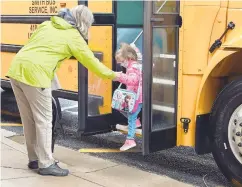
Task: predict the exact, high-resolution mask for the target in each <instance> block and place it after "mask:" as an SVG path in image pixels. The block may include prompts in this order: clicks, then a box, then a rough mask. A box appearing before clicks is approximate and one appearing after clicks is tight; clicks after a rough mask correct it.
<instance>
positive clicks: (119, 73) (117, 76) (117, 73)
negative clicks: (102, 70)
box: [113, 71, 123, 81]
mask: <svg viewBox="0 0 242 187" xmlns="http://www.w3.org/2000/svg"><path fill="white" fill-rule="evenodd" d="M122 73H123V72H122V71H120V72H114V74H115V78H114V79H113V81H117V80H118V79H119V78H120V76H121V74H122Z"/></svg>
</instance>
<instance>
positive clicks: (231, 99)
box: [210, 78, 242, 185]
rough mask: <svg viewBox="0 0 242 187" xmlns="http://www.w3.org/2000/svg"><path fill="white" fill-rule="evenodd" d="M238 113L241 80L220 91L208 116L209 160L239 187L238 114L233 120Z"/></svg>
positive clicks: (241, 119)
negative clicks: (210, 149)
mask: <svg viewBox="0 0 242 187" xmlns="http://www.w3.org/2000/svg"><path fill="white" fill-rule="evenodd" d="M238 111H241V112H242V78H240V79H238V80H236V81H233V82H231V83H229V84H228V85H227V86H226V87H225V88H224V89H223V90H222V92H221V93H220V94H219V96H218V97H217V99H216V101H215V103H214V106H213V109H212V112H211V116H210V127H211V129H210V130H211V131H210V133H211V134H210V138H211V143H212V154H213V157H214V159H215V161H216V163H217V165H218V167H219V168H220V170H221V171H222V173H223V174H224V176H225V177H226V178H227V179H228V180H229V181H230V182H232V183H234V184H235V183H236V184H237V185H238V184H239V185H242V147H240V146H241V145H240V143H241V144H242V126H241V125H242V113H241V117H237V116H236V114H237V113H238ZM238 132H239V133H238ZM236 133H237V134H236Z"/></svg>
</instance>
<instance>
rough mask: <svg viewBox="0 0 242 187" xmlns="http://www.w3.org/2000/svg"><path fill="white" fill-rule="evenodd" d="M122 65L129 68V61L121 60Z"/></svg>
mask: <svg viewBox="0 0 242 187" xmlns="http://www.w3.org/2000/svg"><path fill="white" fill-rule="evenodd" d="M120 65H121V66H123V67H124V68H127V67H128V62H127V61H124V62H121V63H120Z"/></svg>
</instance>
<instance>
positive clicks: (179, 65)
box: [1, 0, 242, 185]
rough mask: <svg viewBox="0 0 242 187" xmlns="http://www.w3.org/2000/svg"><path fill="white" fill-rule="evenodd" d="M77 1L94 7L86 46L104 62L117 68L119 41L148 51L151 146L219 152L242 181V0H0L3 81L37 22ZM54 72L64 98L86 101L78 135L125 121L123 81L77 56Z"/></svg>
mask: <svg viewBox="0 0 242 187" xmlns="http://www.w3.org/2000/svg"><path fill="white" fill-rule="evenodd" d="M77 4H86V5H87V6H88V7H89V8H90V9H91V10H92V11H93V12H94V17H95V23H94V25H93V26H92V28H91V29H90V33H91V39H90V40H89V41H88V44H89V46H90V47H91V49H92V50H93V52H94V54H95V56H96V57H97V58H99V59H100V61H101V62H102V63H104V64H105V65H106V66H108V67H109V68H111V69H113V70H117V68H116V64H115V61H114V52H115V50H116V48H117V46H118V45H119V43H120V42H121V41H122V42H128V43H131V42H133V41H135V43H136V45H137V46H138V47H139V49H140V50H141V51H142V52H143V59H142V63H143V94H144V95H143V98H144V101H143V111H142V124H143V125H142V133H140V134H141V135H142V139H143V147H142V148H143V154H144V155H146V154H149V153H152V152H155V151H159V150H162V149H167V148H170V147H173V146H192V147H194V148H195V151H196V153H197V154H205V153H210V152H212V153H213V156H214V159H215V161H216V163H217V164H218V166H219V168H220V169H221V171H222V172H223V174H224V175H225V176H226V177H227V178H228V180H229V181H232V182H233V184H235V185H241V184H242V78H241V75H242V50H241V47H242V34H241V33H242V19H241V17H242V1H233V0H221V1H220V0H217V1H164V0H160V1H145V2H142V1H77V0H76V1H60V0H58V1H57V0H55V1H54V0H53V1H51V0H49V1H48V0H47V1H37V0H36V1H2V2H1V5H2V15H1V20H2V23H1V27H2V41H1V61H2V66H1V67H2V72H1V73H2V74H1V82H2V85H1V86H2V88H3V89H9V88H10V85H9V81H8V80H7V79H6V78H5V75H6V72H7V69H8V67H9V64H10V62H11V59H12V58H13V56H14V54H15V53H16V52H17V51H18V50H19V49H20V48H21V47H22V45H24V44H25V43H26V42H27V40H28V38H29V37H30V36H31V33H32V32H33V31H34V30H35V29H36V28H37V26H38V24H40V23H42V22H43V21H46V20H49V17H50V15H56V14H57V12H58V11H57V10H59V9H60V8H61V7H68V8H71V7H73V6H75V5H77ZM19 7H21V8H19ZM50 7H52V8H50ZM139 36H140V37H139ZM55 80H56V81H57V82H56V85H57V86H56V87H57V88H56V90H54V91H53V96H54V97H55V99H56V101H58V98H67V99H72V100H78V101H79V102H78V103H79V104H78V105H79V113H78V117H79V120H78V129H77V132H78V135H81V136H83V135H92V134H96V133H105V132H109V131H111V130H119V129H122V130H124V129H125V128H122V125H118V126H116V125H117V124H125V123H127V122H126V119H125V118H123V117H122V116H121V115H120V114H119V113H118V112H116V111H114V110H112V109H111V98H112V93H113V91H114V89H115V88H116V87H117V85H116V84H115V83H112V82H111V81H108V80H101V79H99V78H98V77H96V76H95V75H93V74H92V73H90V72H88V71H86V69H85V68H84V67H82V66H81V65H80V64H78V63H77V62H76V60H75V59H70V60H67V61H65V62H64V63H63V64H62V66H61V68H60V70H59V71H58V72H57V77H56V79H55ZM57 104H58V102H57Z"/></svg>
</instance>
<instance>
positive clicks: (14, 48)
mask: <svg viewBox="0 0 242 187" xmlns="http://www.w3.org/2000/svg"><path fill="white" fill-rule="evenodd" d="M22 47H23V45H13V44H1V52H8V53H17V52H18V51H19V50H20V49H21V48H22ZM93 53H94V56H95V57H96V58H97V59H99V61H100V62H102V61H103V53H102V52H97V51H93ZM71 59H75V57H71Z"/></svg>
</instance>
